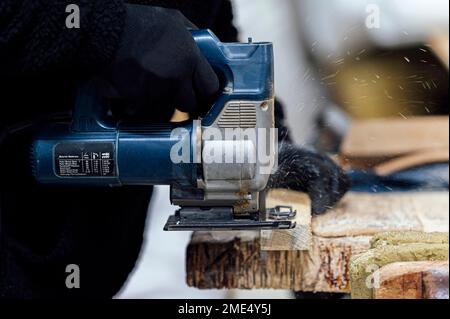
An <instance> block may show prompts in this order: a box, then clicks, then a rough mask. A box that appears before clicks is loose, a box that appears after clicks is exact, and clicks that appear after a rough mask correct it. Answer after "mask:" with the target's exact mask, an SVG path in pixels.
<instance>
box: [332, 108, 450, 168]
mask: <svg viewBox="0 0 450 319" xmlns="http://www.w3.org/2000/svg"><path fill="white" fill-rule="evenodd" d="M448 148H449V118H448V116H423V117H412V118H409V119H403V118H400V119H397V118H384V119H370V120H358V121H354V122H353V123H352V127H351V129H350V131H349V133H348V135H347V136H346V138H345V140H344V142H343V144H342V147H341V158H342V161H343V163H345V164H350V166H353V167H363V168H364V167H365V168H370V167H374V166H376V165H379V164H380V163H382V162H384V161H386V160H389V159H393V158H395V157H399V156H404V155H407V154H412V153H419V152H424V151H433V150H443V149H444V150H445V149H448Z"/></svg>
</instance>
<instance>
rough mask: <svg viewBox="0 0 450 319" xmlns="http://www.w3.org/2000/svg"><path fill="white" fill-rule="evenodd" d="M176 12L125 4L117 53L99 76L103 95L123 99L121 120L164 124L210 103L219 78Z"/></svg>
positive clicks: (119, 110) (120, 111)
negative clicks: (177, 112)
mask: <svg viewBox="0 0 450 319" xmlns="http://www.w3.org/2000/svg"><path fill="white" fill-rule="evenodd" d="M188 28H194V26H193V25H192V24H191V23H190V22H189V21H188V20H187V19H186V18H185V17H184V16H183V15H182V14H181V13H180V12H179V11H176V10H171V9H165V8H160V7H152V6H141V5H127V17H126V22H125V29H124V32H123V35H122V41H121V46H120V49H119V51H118V52H117V54H116V57H115V59H114V61H113V63H112V64H111V65H110V66H109V67H108V68H107V69H106V70H105V72H104V75H103V79H102V80H103V81H102V82H103V87H104V90H103V91H104V95H105V96H107V97H110V98H117V99H120V100H123V102H124V103H121V105H122V106H121V107H120V108H119V109H118V110H117V109H116V110H115V111H116V112H118V113H119V116H120V117H121V118H125V119H126V118H132V119H136V118H137V119H141V120H143V119H145V120H146V121H155V122H167V121H169V119H170V118H171V116H172V114H173V112H174V110H175V108H177V109H179V110H180V111H183V112H186V113H191V114H192V113H195V112H196V111H197V110H198V109H197V107H200V106H203V107H204V105H205V104H210V103H211V102H212V100H213V99H214V96H215V94H216V93H217V91H218V89H219V80H218V78H217V76H216V74H215V73H214V71H213V69H212V67H211V66H210V65H209V63H208V61H207V60H206V58H205V57H204V56H203V55H202V53H201V51H200V49H199V48H198V47H197V45H196V43H195V41H194V40H193V38H192V36H191V33H190V32H189V30H188Z"/></svg>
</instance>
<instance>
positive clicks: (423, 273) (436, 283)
mask: <svg viewBox="0 0 450 319" xmlns="http://www.w3.org/2000/svg"><path fill="white" fill-rule="evenodd" d="M448 272H449V263H448V260H447V261H424V262H397V263H392V264H389V265H386V266H384V267H382V268H381V269H379V270H378V271H377V272H376V273H375V274H374V276H375V277H376V278H377V281H378V284H377V287H375V289H374V298H375V299H448V298H449V293H448V290H449V281H448Z"/></svg>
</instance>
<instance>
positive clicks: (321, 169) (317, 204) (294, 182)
mask: <svg viewBox="0 0 450 319" xmlns="http://www.w3.org/2000/svg"><path fill="white" fill-rule="evenodd" d="M268 188H287V189H293V190H297V191H301V192H306V193H308V194H309V197H310V198H311V209H312V213H313V214H322V213H324V212H325V211H326V210H327V209H329V208H332V207H333V206H334V205H335V204H336V203H337V202H338V201H339V200H340V199H341V198H342V196H344V194H345V193H346V192H347V191H348V190H349V188H350V180H349V178H348V177H347V176H346V175H345V173H344V172H343V171H342V169H341V168H339V167H338V166H337V165H336V164H335V163H334V162H333V161H332V160H331V159H330V158H328V157H326V156H324V155H321V154H318V153H314V152H311V151H306V150H302V149H300V148H298V147H296V146H294V145H292V144H290V143H281V144H280V146H279V153H278V169H277V171H276V172H275V173H274V174H273V175H271V177H270V179H269V183H268Z"/></svg>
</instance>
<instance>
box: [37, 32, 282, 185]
mask: <svg viewBox="0 0 450 319" xmlns="http://www.w3.org/2000/svg"><path fill="white" fill-rule="evenodd" d="M192 35H193V37H194V39H195V41H196V43H197V45H198V46H199V48H200V49H201V51H202V53H203V54H204V56H205V57H206V58H207V60H208V61H209V63H210V64H211V65H212V66H213V68H214V69H215V71H216V72H217V73H218V75H219V76H220V78H221V79H222V83H223V86H224V88H223V93H222V94H221V95H220V96H219V97H218V99H217V101H216V102H215V104H214V105H213V106H212V108H211V109H210V111H209V112H208V113H207V115H206V116H205V117H204V118H203V119H202V126H209V125H210V124H211V123H213V121H214V119H216V118H217V117H218V116H219V114H220V113H221V111H222V109H223V107H224V105H225V104H226V103H227V102H229V101H232V100H258V101H259V100H266V99H269V98H271V97H273V94H274V92H273V90H274V88H273V87H274V85H273V53H272V44H271V43H221V42H220V41H219V40H218V39H217V37H215V36H214V34H212V33H211V32H210V31H209V30H199V31H192ZM180 126H182V127H183V128H184V129H185V130H186V132H189V133H192V130H193V123H192V122H189V123H184V124H151V125H148V126H143V127H121V126H120V125H117V124H116V123H111V122H109V121H108V118H107V110H106V108H105V107H104V105H103V103H102V101H101V99H100V98H99V97H98V96H97V94H96V90H95V87H94V86H92V85H90V84H86V85H84V86H82V87H80V89H79V92H78V97H77V101H76V106H75V109H74V112H73V123H71V124H68V123H61V124H58V123H55V124H53V125H51V126H49V127H47V128H45V129H44V130H43V131H41V132H40V134H39V135H38V136H37V137H36V139H35V141H34V144H33V146H32V148H33V149H32V154H33V156H32V157H33V163H32V165H33V171H34V175H35V177H36V179H37V180H38V181H39V182H41V183H44V184H67V185H90V186H93V185H99V186H102V185H103V186H104V185H109V186H119V185H172V184H174V183H177V184H180V185H192V186H194V185H195V184H196V182H197V177H198V176H197V174H198V170H197V163H194V162H195V161H194V159H193V158H191V161H190V163H178V164H174V163H172V161H171V159H170V150H171V148H172V146H173V145H174V144H176V143H177V142H179V141H180V138H182V137H179V138H173V137H171V132H172V130H173V129H174V128H176V127H180ZM191 146H193V145H191ZM190 153H191V154H192V155H191V157H193V156H194V155H193V154H194V150H193V149H192V150H191V152H190ZM102 157H103V158H102Z"/></svg>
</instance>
